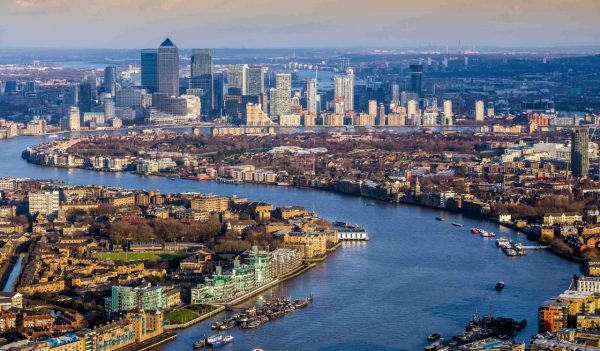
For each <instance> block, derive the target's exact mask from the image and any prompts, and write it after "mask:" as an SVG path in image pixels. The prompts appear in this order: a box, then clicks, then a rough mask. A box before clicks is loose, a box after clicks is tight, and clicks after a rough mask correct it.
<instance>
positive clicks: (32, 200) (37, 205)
mask: <svg viewBox="0 0 600 351" xmlns="http://www.w3.org/2000/svg"><path fill="white" fill-rule="evenodd" d="M59 209H60V203H59V193H58V191H43V192H30V193H29V214H30V215H35V214H38V213H39V214H41V215H44V216H56V215H57V214H58V210H59Z"/></svg>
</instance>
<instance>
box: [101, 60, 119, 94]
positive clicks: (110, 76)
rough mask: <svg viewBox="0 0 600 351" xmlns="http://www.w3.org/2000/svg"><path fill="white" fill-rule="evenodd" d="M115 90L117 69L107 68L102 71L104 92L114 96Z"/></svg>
mask: <svg viewBox="0 0 600 351" xmlns="http://www.w3.org/2000/svg"><path fill="white" fill-rule="evenodd" d="M116 90H117V67H115V66H108V67H106V68H105V69H104V92H105V93H106V94H110V95H111V96H112V97H114V96H115V93H116Z"/></svg>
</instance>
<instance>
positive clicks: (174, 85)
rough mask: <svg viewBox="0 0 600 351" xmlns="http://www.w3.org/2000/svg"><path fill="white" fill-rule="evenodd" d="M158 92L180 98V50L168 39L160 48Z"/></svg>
mask: <svg viewBox="0 0 600 351" xmlns="http://www.w3.org/2000/svg"><path fill="white" fill-rule="evenodd" d="M157 73H158V79H157V82H158V92H159V93H162V94H167V95H168V96H179V49H178V48H177V46H175V44H173V42H172V41H171V39H169V38H167V39H165V41H163V43H162V44H160V46H159V47H158V65H157Z"/></svg>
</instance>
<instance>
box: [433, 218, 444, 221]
mask: <svg viewBox="0 0 600 351" xmlns="http://www.w3.org/2000/svg"><path fill="white" fill-rule="evenodd" d="M435 219H436V220H438V221H443V220H444V219H443V218H442V217H435Z"/></svg>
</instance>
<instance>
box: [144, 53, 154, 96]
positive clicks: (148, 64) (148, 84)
mask: <svg viewBox="0 0 600 351" xmlns="http://www.w3.org/2000/svg"><path fill="white" fill-rule="evenodd" d="M141 65H142V67H141V68H142V86H143V87H145V88H146V89H148V92H150V93H155V92H156V90H157V89H158V50H156V49H144V50H142V53H141Z"/></svg>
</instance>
